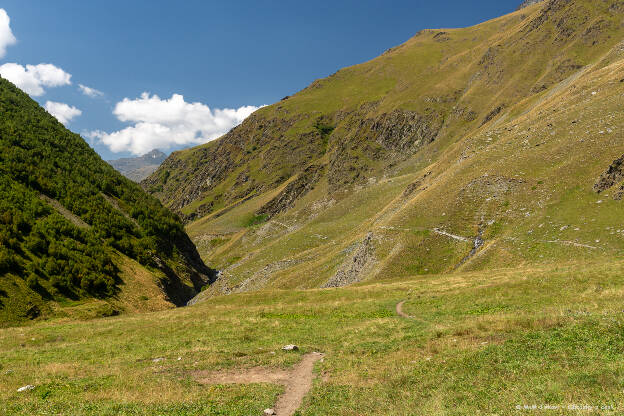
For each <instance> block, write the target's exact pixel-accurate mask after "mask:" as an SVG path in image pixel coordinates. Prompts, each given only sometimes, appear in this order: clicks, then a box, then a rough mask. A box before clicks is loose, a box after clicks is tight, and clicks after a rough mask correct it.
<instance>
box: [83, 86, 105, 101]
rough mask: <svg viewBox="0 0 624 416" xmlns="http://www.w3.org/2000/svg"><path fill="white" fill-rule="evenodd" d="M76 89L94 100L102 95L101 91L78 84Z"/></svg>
mask: <svg viewBox="0 0 624 416" xmlns="http://www.w3.org/2000/svg"><path fill="white" fill-rule="evenodd" d="M78 88H80V92H82V93H83V94H84V95H86V96H87V97H91V98H95V97H101V96H102V95H104V93H103V92H102V91H99V90H96V89H95V88H89V87H87V86H86V85H82V84H78Z"/></svg>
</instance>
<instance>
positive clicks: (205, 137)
mask: <svg viewBox="0 0 624 416" xmlns="http://www.w3.org/2000/svg"><path fill="white" fill-rule="evenodd" d="M258 108H260V107H254V106H244V107H240V108H238V109H236V110H234V109H223V110H220V109H215V110H211V109H210V108H209V107H208V106H206V105H204V104H202V103H187V102H186V101H184V97H183V96H182V95H179V94H173V95H172V96H171V98H169V99H165V100H163V99H161V98H160V97H159V96H157V95H153V96H150V95H149V94H148V93H143V94H142V95H141V97H140V98H137V99H135V100H130V99H128V98H125V99H124V100H123V101H121V102H118V103H117V105H116V106H115V110H114V111H113V114H115V116H117V118H118V119H119V120H121V121H124V122H129V123H133V125H132V126H130V127H127V128H125V129H123V130H120V131H116V132H114V133H110V134H109V133H105V132H102V131H93V132H90V133H88V134H87V137H89V138H91V139H94V138H97V139H99V140H100V141H101V142H103V143H104V144H105V145H107V146H108V147H109V148H110V149H111V150H112V151H113V152H123V151H129V152H132V153H134V154H136V155H142V154H145V153H147V152H149V151H150V150H152V149H162V150H166V149H169V148H172V147H175V146H184V145H197V144H202V143H206V142H208V141H210V140H214V139H216V138H218V137H220V136H222V135H223V134H225V133H227V132H228V131H229V130H230V129H231V128H232V127H235V126H237V125H238V124H240V123H241V122H242V121H243V120H244V119H245V118H247V117H248V116H249V115H250V114H251V113H253V112H254V111H256V110H257V109H258Z"/></svg>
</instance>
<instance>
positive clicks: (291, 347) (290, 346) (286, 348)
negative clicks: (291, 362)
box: [282, 344, 299, 351]
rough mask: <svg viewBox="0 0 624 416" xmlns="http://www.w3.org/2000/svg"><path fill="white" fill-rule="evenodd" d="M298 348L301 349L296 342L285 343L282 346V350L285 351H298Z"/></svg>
mask: <svg viewBox="0 0 624 416" xmlns="http://www.w3.org/2000/svg"><path fill="white" fill-rule="evenodd" d="M298 349H299V347H298V346H296V345H294V344H288V345H284V346H283V347H282V350H284V351H297V350H298Z"/></svg>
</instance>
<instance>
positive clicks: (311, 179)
mask: <svg viewBox="0 0 624 416" xmlns="http://www.w3.org/2000/svg"><path fill="white" fill-rule="evenodd" d="M323 170H324V166H320V165H312V166H308V167H307V168H306V169H305V170H304V171H303V172H301V173H300V174H299V176H298V177H297V178H296V179H294V180H293V181H292V182H290V183H289V184H288V185H286V187H285V188H284V190H283V191H282V192H280V193H279V195H277V196H276V197H275V198H273V199H272V200H271V201H269V202H268V203H267V204H266V205H264V206H263V207H262V208H260V210H259V211H258V215H266V216H267V218H272V217H274V216H276V215H277V214H279V213H281V212H284V211H286V210H287V209H289V208H290V207H292V206H293V205H294V203H295V202H296V201H297V200H298V199H299V198H301V197H303V196H304V195H305V194H307V193H308V192H310V191H311V190H312V188H314V185H316V183H317V182H318V181H319V180H320V179H321V175H322V174H323Z"/></svg>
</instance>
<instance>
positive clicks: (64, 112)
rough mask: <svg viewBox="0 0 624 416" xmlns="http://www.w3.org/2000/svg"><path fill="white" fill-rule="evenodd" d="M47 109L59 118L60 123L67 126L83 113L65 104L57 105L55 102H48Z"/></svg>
mask: <svg viewBox="0 0 624 416" xmlns="http://www.w3.org/2000/svg"><path fill="white" fill-rule="evenodd" d="M45 109H46V110H47V111H48V113H50V114H52V115H53V116H54V117H56V118H57V120H58V121H60V122H61V123H63V124H65V125H67V123H69V122H70V121H72V120H73V119H74V118H76V117H78V116H80V115H82V111H80V110H79V109H77V108H76V107H71V106H69V105H67V104H65V103H57V102H54V101H48V102H46V104H45Z"/></svg>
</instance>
